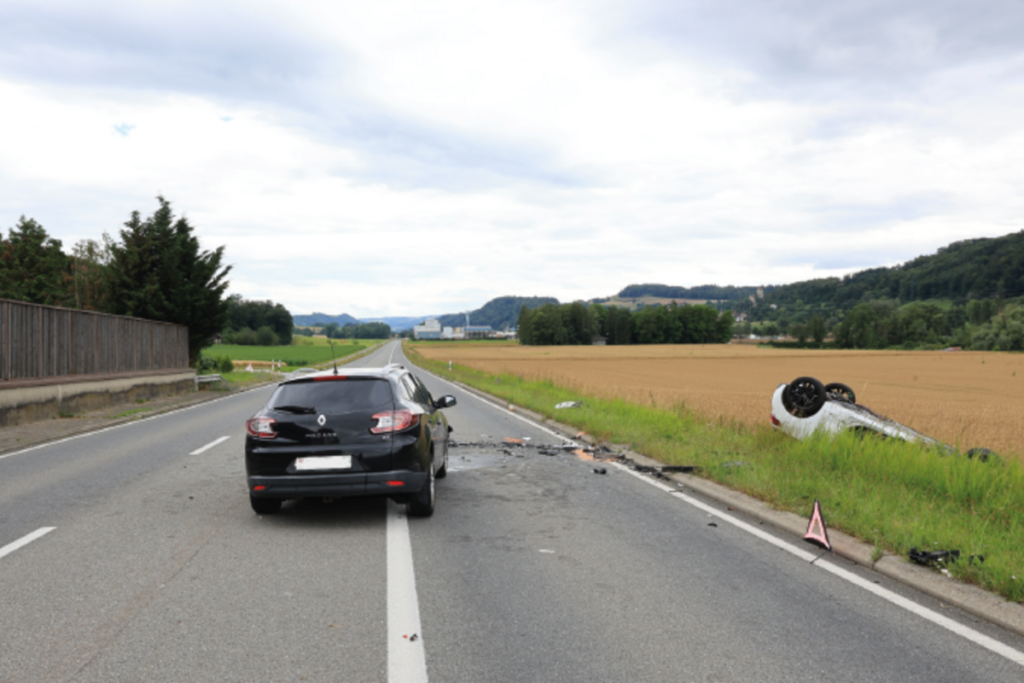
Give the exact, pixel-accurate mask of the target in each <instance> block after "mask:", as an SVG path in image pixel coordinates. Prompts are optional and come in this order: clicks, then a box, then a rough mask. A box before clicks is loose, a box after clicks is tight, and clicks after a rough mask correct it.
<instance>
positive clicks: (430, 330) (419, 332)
mask: <svg viewBox="0 0 1024 683" xmlns="http://www.w3.org/2000/svg"><path fill="white" fill-rule="evenodd" d="M412 336H413V337H414V338H416V339H440V338H441V323H440V322H439V321H438V319H437V318H427V320H426V321H425V322H424V323H423V324H422V325H414V326H413V328H412Z"/></svg>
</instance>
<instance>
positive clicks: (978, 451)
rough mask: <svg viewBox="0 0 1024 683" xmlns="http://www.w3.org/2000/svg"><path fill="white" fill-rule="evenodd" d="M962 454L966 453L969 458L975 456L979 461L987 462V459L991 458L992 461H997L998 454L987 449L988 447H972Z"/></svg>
mask: <svg viewBox="0 0 1024 683" xmlns="http://www.w3.org/2000/svg"><path fill="white" fill-rule="evenodd" d="M964 455H966V456H967V457H968V458H969V459H971V460H973V459H974V458H977V459H978V461H979V462H988V461H989V460H992V461H993V462H999V454H997V453H996V452H995V451H992V450H989V449H988V448H972V449H971V450H969V451H967V452H966V453H965V454H964Z"/></svg>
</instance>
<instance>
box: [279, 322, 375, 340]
mask: <svg viewBox="0 0 1024 683" xmlns="http://www.w3.org/2000/svg"><path fill="white" fill-rule="evenodd" d="M295 334H298V335H302V336H304V337H312V336H313V330H311V329H309V328H306V329H300V330H297V331H296V332H295ZM320 334H322V335H325V336H326V337H327V338H328V339H390V338H391V325H388V324H387V323H381V322H376V323H345V324H344V325H338V323H328V324H326V325H324V326H323V327H322V328H320Z"/></svg>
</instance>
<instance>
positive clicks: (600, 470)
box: [594, 467, 608, 474]
mask: <svg viewBox="0 0 1024 683" xmlns="http://www.w3.org/2000/svg"><path fill="white" fill-rule="evenodd" d="M594 474H608V468H607V467H595V468H594Z"/></svg>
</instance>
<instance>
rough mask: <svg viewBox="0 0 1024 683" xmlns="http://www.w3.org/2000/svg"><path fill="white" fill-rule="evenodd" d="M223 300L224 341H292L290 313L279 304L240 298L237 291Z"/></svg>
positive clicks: (271, 343) (274, 343) (252, 343)
mask: <svg viewBox="0 0 1024 683" xmlns="http://www.w3.org/2000/svg"><path fill="white" fill-rule="evenodd" d="M227 303H228V321H227V327H226V328H225V330H224V333H223V341H224V343H225V344H242V345H245V346H278V345H283V346H287V345H289V344H291V343H292V330H293V327H294V325H293V321H292V314H291V313H289V312H288V309H286V308H285V307H284V306H283V305H281V304H275V303H274V302H273V301H270V300H265V301H257V300H247V299H243V298H242V296H241V295H240V294H232V295H231V296H229V297H228V299H227Z"/></svg>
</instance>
